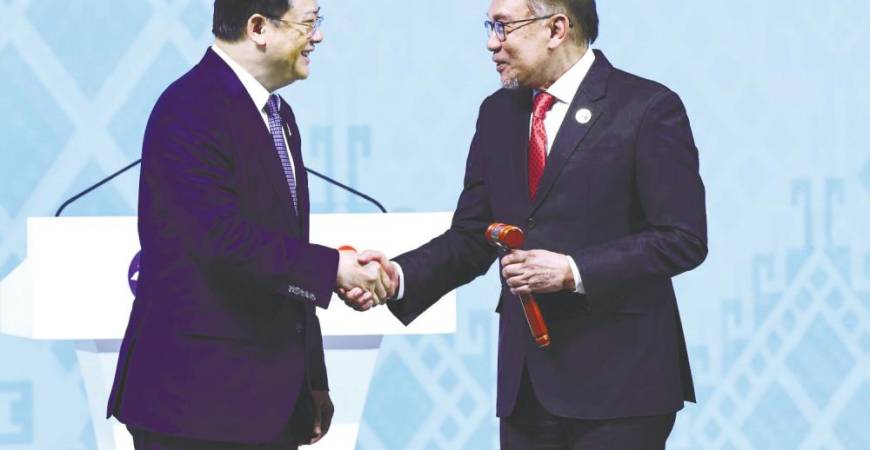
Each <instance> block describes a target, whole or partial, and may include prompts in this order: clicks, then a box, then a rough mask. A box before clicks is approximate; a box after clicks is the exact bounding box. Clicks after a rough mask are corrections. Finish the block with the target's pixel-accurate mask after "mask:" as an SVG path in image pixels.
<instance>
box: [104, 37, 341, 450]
mask: <svg viewBox="0 0 870 450" xmlns="http://www.w3.org/2000/svg"><path fill="white" fill-rule="evenodd" d="M281 112H282V116H283V119H284V122H285V123H286V124H287V126H288V127H289V131H290V132H291V136H292V137H291V139H290V142H289V147H290V150H291V151H292V154H293V159H294V160H295V161H296V168H297V170H296V179H297V186H298V188H297V189H298V199H299V213H298V214H296V213H295V212H294V210H293V207H292V203H291V198H290V192H289V188H288V186H287V182H286V180H285V178H284V174H283V172H282V169H281V162H280V160H279V158H278V154H277V152H276V150H275V147H274V144H273V143H272V139H271V135H270V134H269V132H268V129H267V128H266V125H265V124H264V122H263V119H262V117H261V116H260V114H259V112H258V110H257V107H256V106H255V105H254V102H253V101H252V99H251V97H250V96H249V94H248V93H247V91H246V90H245V88H244V86H243V85H242V83H241V82H240V81H239V79H238V78H237V77H236V75H235V74H234V73H233V71H232V69H230V67H229V66H228V65H227V64H226V63H225V62H224V61H223V60H222V59H221V58H220V57H219V56H218V55H217V54H215V53H214V52H213V51H212V50H211V49H209V50H208V51H207V52H206V54H205V56H204V57H203V59H202V61H200V63H199V64H197V65H196V66H195V67H194V68H193V69H191V70H190V71H189V72H188V73H187V74H185V75H183V76H182V77H181V78H180V79H178V80H177V81H175V82H174V83H173V84H172V85H171V86H169V88H167V89H166V91H165V92H164V93H163V95H161V97H160V99H159V100H158V101H157V104H156V105H155V107H154V110H153V111H152V113H151V117H150V119H149V121H148V126H147V129H146V131H145V140H144V144H143V149H142V172H141V178H140V187H139V239H140V242H141V245H142V256H141V266H140V278H139V282H138V288H137V295H136V300H135V301H134V303H133V310H132V313H131V315H130V321H129V324H128V326H127V332H126V334H125V336H124V341H123V344H122V347H121V354H120V357H119V360H118V367H117V371H116V376H115V382H114V386H113V388H112V393H111V398H110V400H109V404H108V415H110V416H111V415H115V416H116V417H117V418H118V419H119V420H121V421H122V422H124V423H126V424H128V425H132V426H135V427H140V428H144V429H147V430H150V431H153V432H158V433H163V434H169V435H175V436H182V437H187V438H193V439H201V440H213V441H229V442H241V443H258V442H268V441H271V440H273V439H274V438H275V437H276V436H277V435H278V434H279V433H280V432H281V431H282V430H283V429H284V428H285V427H286V426H287V424H288V421H289V419H290V417H291V414H292V412H293V410H294V405H295V403H296V401H297V399H298V396H299V394H300V392H301V389H324V390H325V389H327V379H326V369H325V367H324V361H323V340H322V337H321V333H320V325H319V322H318V320H317V316H316V315H315V314H314V307H315V305H318V306H321V307H326V306H327V305H328V302H329V299H330V296H331V293H332V290H333V288H334V286H335V276H336V271H337V268H338V252H337V251H336V250H334V249H330V248H326V247H321V246H318V245H312V244H310V243H309V242H308V236H309V233H308V226H309V201H308V187H307V186H308V182H307V178H306V175H305V169H304V166H303V159H302V153H301V152H300V139H299V129H298V128H297V127H296V121H295V119H294V117H293V112H292V111H291V109H290V107H289V106H288V105H287V104H286V103H285V104H282V106H281ZM303 384H304V385H303Z"/></svg>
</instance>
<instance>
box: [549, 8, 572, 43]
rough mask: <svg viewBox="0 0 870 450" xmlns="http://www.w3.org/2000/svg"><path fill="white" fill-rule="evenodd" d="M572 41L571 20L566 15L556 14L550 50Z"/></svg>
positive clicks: (551, 29)
mask: <svg viewBox="0 0 870 450" xmlns="http://www.w3.org/2000/svg"><path fill="white" fill-rule="evenodd" d="M570 39H571V20H570V19H568V16H566V15H564V14H556V15H555V16H553V23H552V24H551V25H550V42H549V44H548V47H549V48H550V50H553V49H555V48H556V47H558V46H560V45H562V43H563V42H565V41H566V40H570Z"/></svg>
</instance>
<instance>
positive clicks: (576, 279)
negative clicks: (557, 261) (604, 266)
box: [565, 255, 586, 294]
mask: <svg viewBox="0 0 870 450" xmlns="http://www.w3.org/2000/svg"><path fill="white" fill-rule="evenodd" d="M565 257H566V258H568V264H569V265H570V266H571V273H573V274H574V282H575V283H576V284H577V289H576V290H575V291H574V292H576V293H578V294H586V289H585V288H584V287H583V279H581V278H580V270H578V269H577V264H576V263H575V262H574V258H572V257H570V256H567V255H566V256H565Z"/></svg>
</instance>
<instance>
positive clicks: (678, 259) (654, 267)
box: [570, 90, 707, 306]
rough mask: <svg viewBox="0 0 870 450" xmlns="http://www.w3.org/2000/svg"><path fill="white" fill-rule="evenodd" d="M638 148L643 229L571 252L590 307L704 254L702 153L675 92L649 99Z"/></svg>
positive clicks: (696, 260)
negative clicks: (699, 166)
mask: <svg viewBox="0 0 870 450" xmlns="http://www.w3.org/2000/svg"><path fill="white" fill-rule="evenodd" d="M635 151H636V154H635V164H636V165H635V182H636V186H637V187H636V195H638V198H639V201H640V205H641V207H642V209H643V212H644V215H645V226H644V228H643V229H642V230H641V231H639V232H637V233H635V234H631V235H628V236H626V237H623V238H620V239H616V240H613V241H611V242H605V243H602V244H599V245H596V246H593V247H589V248H584V249H580V250H578V251H576V252H574V253H572V254H571V255H570V256H572V257H573V258H574V261H575V262H576V263H577V266H578V268H579V271H580V276H581V277H582V279H583V286H584V288H585V289H586V294H587V297H588V299H589V301H590V303H591V304H592V305H593V306H594V305H595V302H596V301H605V300H606V298H607V294H610V293H612V292H614V291H616V290H618V289H619V288H620V287H623V286H630V285H632V284H633V283H637V282H643V281H647V280H650V279H653V278H660V277H667V278H670V277H673V276H675V275H677V274H680V273H682V272H685V271H688V270H690V269H692V268H694V267H696V266H698V265H699V264H701V262H703V260H704V259H705V258H706V255H707V222H706V212H705V206H704V185H703V183H702V182H701V177H700V175H699V172H698V151H697V149H696V148H695V144H694V140H693V138H692V132H691V129H690V127H689V119H688V117H687V115H686V110H685V108H684V107H683V104H682V102H681V101H680V99H679V97H677V95H676V94H674V93H673V92H671V91H667V90H665V91H663V92H662V93H660V94H658V95H657V96H655V97H654V98H653V99H652V100H651V101H650V104H649V106H648V107H647V110H646V113H645V114H644V116H643V118H642V121H641V125H640V127H639V130H638V134H637V142H636V145H635Z"/></svg>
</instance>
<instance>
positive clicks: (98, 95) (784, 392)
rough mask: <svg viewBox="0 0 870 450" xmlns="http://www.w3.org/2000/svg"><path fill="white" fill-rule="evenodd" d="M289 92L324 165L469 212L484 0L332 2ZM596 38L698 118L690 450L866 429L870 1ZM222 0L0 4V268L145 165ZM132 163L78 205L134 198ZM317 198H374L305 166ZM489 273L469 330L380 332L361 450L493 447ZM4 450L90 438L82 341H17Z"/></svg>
mask: <svg viewBox="0 0 870 450" xmlns="http://www.w3.org/2000/svg"><path fill="white" fill-rule="evenodd" d="M321 5H322V6H323V14H324V15H325V16H326V18H327V19H326V22H325V24H324V33H325V36H326V39H325V41H324V42H323V44H322V45H321V46H319V47H318V49H317V51H316V52H315V53H314V54H313V55H312V59H313V64H312V76H311V79H309V80H307V81H304V82H300V83H297V84H295V85H292V86H290V87H288V88H285V89H284V90H282V92H281V94H282V95H284V96H285V98H287V99H288V101H289V102H290V103H291V104H292V105H293V107H294V109H295V111H296V113H297V117H298V118H299V121H300V126H301V130H302V132H303V148H304V151H305V153H306V160H307V162H308V164H309V165H310V166H311V167H313V168H316V169H320V170H322V171H325V172H326V173H328V174H330V175H332V176H334V177H337V178H339V179H343V180H345V181H347V182H348V183H350V184H351V185H353V186H355V187H357V188H359V189H361V190H363V191H366V192H369V193H371V194H372V195H374V196H375V197H376V198H378V199H380V200H381V201H382V202H383V203H384V204H385V205H386V206H387V207H388V209H390V210H391V211H446V210H452V208H453V206H454V205H455V201H456V198H457V194H458V193H459V189H460V187H461V179H462V174H463V169H464V162H465V156H466V152H467V148H468V144H469V142H470V138H471V134H472V132H473V127H474V120H475V117H476V114H477V107H478V105H479V103H480V101H481V100H482V99H483V98H484V97H485V96H486V95H488V94H489V93H490V92H492V91H493V90H495V89H496V88H497V87H498V79H497V76H496V73H495V71H494V68H493V65H492V64H491V63H490V62H489V55H488V53H487V52H486V50H485V47H484V45H485V36H484V30H483V25H482V21H483V19H484V15H485V12H486V9H487V6H488V2H487V1H486V0H438V1H434V0H430V1H400V0H371V1H362V0H340V1H339V0H321ZM599 12H600V16H601V38H600V40H599V41H598V42H597V43H596V45H595V47H597V48H600V49H602V50H604V51H605V52H606V54H607V56H608V57H609V59H610V60H611V61H612V62H613V63H614V64H615V65H616V66H617V67H620V68H622V69H626V70H628V71H630V72H633V73H636V74H639V75H641V76H645V77H648V78H652V79H655V80H658V81H661V82H663V83H665V84H666V85H668V86H669V87H671V88H672V89H673V90H675V91H676V92H677V93H679V94H680V95H681V97H682V98H683V100H684V101H685V104H686V106H687V108H688V111H689V116H690V118H691V120H692V127H693V129H694V132H695V137H696V140H697V144H698V147H699V149H700V155H701V171H702V176H703V178H704V181H705V183H706V185H707V189H708V191H707V193H708V197H707V204H708V214H709V224H710V229H709V234H710V255H709V258H708V259H707V261H706V262H705V263H704V265H703V266H701V267H700V268H699V269H697V270H695V271H693V272H691V273H689V274H686V275H683V276H680V277H678V279H677V280H676V284H677V288H678V298H679V303H680V309H681V311H682V316H683V323H684V326H685V328H686V337H687V341H688V343H689V347H690V348H689V351H690V356H691V360H692V367H693V369H694V374H695V381H696V385H697V387H698V394H699V395H698V397H699V402H698V404H697V405H691V406H689V407H687V408H686V409H685V410H684V412H682V413H681V414H680V415H679V416H678V419H677V424H676V428H675V429H674V432H673V434H672V436H671V439H670V442H669V448H674V449H752V448H757V449H764V450H773V449H789V450H792V449H867V448H870V427H868V426H867V424H868V423H870V239H868V238H867V231H866V230H868V229H870V152H868V145H867V143H866V139H865V138H864V134H863V131H864V129H866V127H867V124H868V123H870V107H868V105H870V81H868V80H870V63H868V60H867V54H868V53H867V49H868V48H870V33H868V32H867V29H868V28H870V14H868V12H870V3H868V2H866V1H865V0H840V1H836V2H830V3H823V2H808V1H786V0H768V1H756V0H731V1H727V2H698V1H687V0H659V1H655V2H651V1H648V0H620V1H616V2H609V1H599ZM210 21H211V2H210V1H207V0H128V1H117V0H75V1H51V0H0V80H2V82H0V112H2V120H0V277H2V276H5V275H6V274H7V273H8V272H9V271H10V270H11V269H12V268H14V267H15V266H17V265H18V264H19V263H20V262H21V260H22V259H23V258H24V257H25V254H24V251H25V235H24V226H25V219H26V218H27V217H28V216H43V215H50V214H51V213H53V211H54V210H55V209H56V207H57V206H58V204H59V203H60V202H61V201H62V200H63V199H65V198H66V197H68V196H70V195H71V194H73V193H75V192H77V191H78V190H80V189H82V188H83V187H84V186H86V185H88V184H90V183H92V182H93V181H94V180H96V179H99V178H101V177H103V176H105V175H106V174H108V173H110V172H112V171H114V170H116V169H117V168H120V167H122V166H124V165H125V164H126V163H127V162H128V161H131V160H133V159H135V158H136V157H137V156H138V154H139V151H140V146H141V141H142V133H143V130H144V126H145V121H146V119H147V115H148V113H149V111H150V109H151V106H152V105H153V103H154V101H155V100H156V98H157V96H158V95H159V93H160V92H161V90H162V89H163V88H164V87H165V86H166V85H167V84H168V83H169V82H170V81H171V80H173V79H175V78H176V77H178V76H179V75H180V74H182V73H183V72H184V71H186V70H187V69H188V68H189V67H190V66H191V65H192V64H194V63H195V62H196V61H198V60H199V58H200V57H201V56H202V54H203V51H204V50H205V48H206V47H207V46H208V45H209V44H210V42H211V35H210V32H209V29H210ZM137 180H138V173H137V172H136V171H133V172H132V173H129V174H127V175H124V176H123V177H121V178H119V179H117V180H116V181H115V182H114V183H112V184H111V185H110V186H106V187H104V188H103V189H101V190H100V191H97V192H95V193H94V194H93V195H91V196H90V197H89V198H87V199H85V200H83V201H80V202H79V203H77V204H76V205H74V206H72V207H71V208H69V209H68V212H67V214H68V215H132V214H135V211H136V196H137ZM311 188H312V195H313V198H312V202H313V205H314V209H315V211H316V212H348V211H352V212H356V211H359V212H362V211H366V212H368V211H371V208H370V207H369V206H367V205H365V204H362V203H361V202H359V201H357V200H355V199H354V198H352V197H350V196H349V195H347V194H345V193H343V192H340V191H336V190H333V189H330V188H329V187H327V186H326V185H323V184H321V183H320V182H319V181H318V180H316V179H312V180H311ZM496 285H497V279H496V278H495V271H491V272H490V274H489V275H488V276H487V277H486V278H483V279H480V280H477V281H476V282H474V283H473V284H471V285H469V286H467V287H464V288H462V289H460V290H459V294H458V295H459V297H458V308H459V311H458V312H459V322H458V331H457V333H456V334H455V335H454V336H446V337H445V336H432V337H416V338H406V337H389V338H386V339H385V340H384V342H383V346H382V351H381V357H380V360H379V361H378V367H377V370H376V374H375V377H376V378H375V382H374V383H373V385H372V386H371V390H370V393H369V397H368V403H367V405H366V409H365V415H364V423H363V425H362V428H361V432H360V440H359V445H358V449H363V450H381V449H420V450H423V449H426V450H428V449H451V450H452V449H469V450H484V449H494V448H497V434H498V433H497V421H496V419H495V417H494V405H495V393H494V380H495V357H496V356H495V355H496V352H495V345H496V332H497V326H496V315H495V314H494V313H493V312H492V311H493V308H494V306H495V303H494V300H495V299H494V292H495V291H496ZM0 355H2V357H0V448H3V449H16V450H18V449H20V450H25V449H26V450H30V449H51V450H55V449H60V450H67V449H92V448H93V447H94V444H93V441H94V439H93V434H92V432H91V428H90V419H89V418H88V414H87V406H86V403H85V397H84V391H83V388H82V380H81V374H80V371H79V369H78V365H77V363H76V359H75V353H74V348H73V346H72V344H70V343H63V342H60V343H43V342H32V341H27V340H23V339H16V338H11V337H5V336H0Z"/></svg>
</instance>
